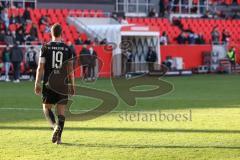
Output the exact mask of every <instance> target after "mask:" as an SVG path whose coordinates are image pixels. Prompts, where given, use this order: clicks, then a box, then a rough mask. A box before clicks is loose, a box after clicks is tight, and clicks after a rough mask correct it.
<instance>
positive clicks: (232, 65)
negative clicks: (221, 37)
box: [227, 47, 236, 71]
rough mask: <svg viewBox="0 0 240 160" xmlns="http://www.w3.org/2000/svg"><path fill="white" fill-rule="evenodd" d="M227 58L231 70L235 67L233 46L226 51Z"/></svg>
mask: <svg viewBox="0 0 240 160" xmlns="http://www.w3.org/2000/svg"><path fill="white" fill-rule="evenodd" d="M227 58H228V59H229V61H230V63H231V70H232V71H233V70H234V69H235V67H236V53H235V48H234V47H232V48H231V49H230V50H229V51H228V52H227Z"/></svg>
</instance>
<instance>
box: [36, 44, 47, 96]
mask: <svg viewBox="0 0 240 160" xmlns="http://www.w3.org/2000/svg"><path fill="white" fill-rule="evenodd" d="M45 61H46V60H45V55H44V52H43V48H42V50H41V52H40V57H39V60H38V68H37V71H36V81H35V94H36V95H40V94H41V90H42V88H41V81H42V77H43V74H44V68H45Z"/></svg>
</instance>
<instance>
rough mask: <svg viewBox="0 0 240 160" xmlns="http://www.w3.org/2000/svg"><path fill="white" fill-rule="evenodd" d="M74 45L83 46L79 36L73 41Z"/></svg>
mask: <svg viewBox="0 0 240 160" xmlns="http://www.w3.org/2000/svg"><path fill="white" fill-rule="evenodd" d="M75 44H76V45H82V44H83V41H82V37H81V35H79V37H78V39H77V40H76V41H75Z"/></svg>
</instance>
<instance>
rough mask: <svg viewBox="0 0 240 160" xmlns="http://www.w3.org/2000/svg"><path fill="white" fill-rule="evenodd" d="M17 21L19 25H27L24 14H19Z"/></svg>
mask: <svg viewBox="0 0 240 160" xmlns="http://www.w3.org/2000/svg"><path fill="white" fill-rule="evenodd" d="M16 19H17V21H18V23H20V24H25V23H26V20H25V19H24V17H23V12H20V13H19V14H18V16H16Z"/></svg>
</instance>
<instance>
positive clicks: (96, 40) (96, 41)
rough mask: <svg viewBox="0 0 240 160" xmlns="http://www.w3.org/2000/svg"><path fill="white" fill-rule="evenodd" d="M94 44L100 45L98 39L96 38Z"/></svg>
mask: <svg viewBox="0 0 240 160" xmlns="http://www.w3.org/2000/svg"><path fill="white" fill-rule="evenodd" d="M94 44H95V45H98V44H99V40H98V38H97V37H95V38H94Z"/></svg>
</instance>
